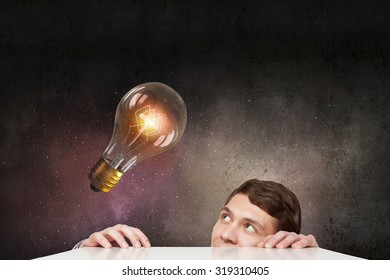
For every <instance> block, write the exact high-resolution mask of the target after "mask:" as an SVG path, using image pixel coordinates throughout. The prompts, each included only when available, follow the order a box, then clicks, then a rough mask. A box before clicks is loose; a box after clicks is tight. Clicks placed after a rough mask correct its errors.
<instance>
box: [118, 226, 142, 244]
mask: <svg viewBox="0 0 390 280" xmlns="http://www.w3.org/2000/svg"><path fill="white" fill-rule="evenodd" d="M121 230H122V232H123V234H124V235H125V236H126V237H127V238H128V239H129V240H130V242H131V245H133V247H135V248H140V247H141V241H140V240H141V238H142V239H143V240H145V238H146V236H145V237H143V236H142V235H144V234H143V233H142V232H141V231H140V230H139V229H137V228H133V227H129V226H126V227H123V228H122V229H121ZM146 239H147V238H146Z"/></svg>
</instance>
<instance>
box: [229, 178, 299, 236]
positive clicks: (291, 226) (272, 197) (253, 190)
mask: <svg viewBox="0 0 390 280" xmlns="http://www.w3.org/2000/svg"><path fill="white" fill-rule="evenodd" d="M236 194H245V195H247V196H248V198H249V201H250V202H251V203H252V204H254V205H256V206H257V207H259V208H260V209H262V210H264V211H265V212H267V213H268V214H269V215H271V216H272V217H274V218H276V219H277V220H278V230H285V231H290V232H296V233H300V231H301V207H300V205H299V201H298V198H297V197H296V195H295V194H294V193H293V192H292V191H290V190H289V189H287V188H286V187H285V186H283V185H282V184H279V183H275V182H272V181H260V180H257V179H252V180H248V181H246V182H245V183H243V184H242V185H241V186H240V187H238V188H237V189H235V190H234V191H233V192H232V193H231V194H230V195H229V197H228V198H227V200H226V202H225V205H226V204H228V203H229V201H230V200H231V199H232V198H233V196H235V195H236Z"/></svg>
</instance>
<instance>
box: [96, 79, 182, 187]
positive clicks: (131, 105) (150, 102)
mask: <svg viewBox="0 0 390 280" xmlns="http://www.w3.org/2000/svg"><path fill="white" fill-rule="evenodd" d="M186 123H187V109H186V105H185V104H184V101H183V99H182V98H181V97H180V95H179V94H178V93H177V92H176V91H175V90H174V89H172V88H171V87H169V86H167V85H165V84H162V83H155V82H152V83H145V84H141V85H138V86H136V87H135V88H133V89H132V90H130V91H129V92H128V93H126V94H125V96H123V98H122V100H121V101H120V102H119V104H118V107H117V110H116V114H115V126H114V131H113V134H112V138H111V141H110V143H109V144H108V146H107V148H106V150H105V151H104V153H103V156H102V157H101V158H100V160H99V161H98V162H97V163H96V164H95V166H94V167H93V168H92V169H91V172H90V173H89V174H88V178H89V180H90V182H91V189H92V190H94V191H96V192H99V191H102V192H109V191H111V190H112V189H113V188H114V187H115V185H116V184H117V183H118V182H119V180H120V179H121V177H122V175H123V173H125V172H126V171H128V170H129V169H130V168H132V167H134V166H135V165H136V164H137V163H139V162H141V161H143V160H144V159H146V158H148V157H151V156H153V155H156V154H159V153H161V152H164V151H166V150H168V149H169V148H171V147H172V146H174V145H175V144H176V143H177V141H179V139H180V137H181V136H182V135H183V132H184V129H185V126H186Z"/></svg>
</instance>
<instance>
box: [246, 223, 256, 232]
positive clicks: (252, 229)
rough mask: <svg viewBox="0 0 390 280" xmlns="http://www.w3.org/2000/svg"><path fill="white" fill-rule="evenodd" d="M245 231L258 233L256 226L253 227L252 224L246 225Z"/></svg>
mask: <svg viewBox="0 0 390 280" xmlns="http://www.w3.org/2000/svg"><path fill="white" fill-rule="evenodd" d="M245 229H246V230H248V231H250V232H256V229H255V227H254V226H252V225H251V224H246V225H245Z"/></svg>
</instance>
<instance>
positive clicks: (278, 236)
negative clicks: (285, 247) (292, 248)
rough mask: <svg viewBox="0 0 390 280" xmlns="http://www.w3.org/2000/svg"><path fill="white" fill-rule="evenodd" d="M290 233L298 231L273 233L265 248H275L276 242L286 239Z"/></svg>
mask: <svg viewBox="0 0 390 280" xmlns="http://www.w3.org/2000/svg"><path fill="white" fill-rule="evenodd" d="M288 234H296V233H289V232H286V231H278V232H277V233H276V234H275V235H273V236H272V237H271V238H269V239H268V240H267V241H266V243H265V245H264V247H265V248H274V247H275V246H276V244H278V243H279V242H280V241H281V240H283V239H285V238H286V236H287V235H288Z"/></svg>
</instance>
